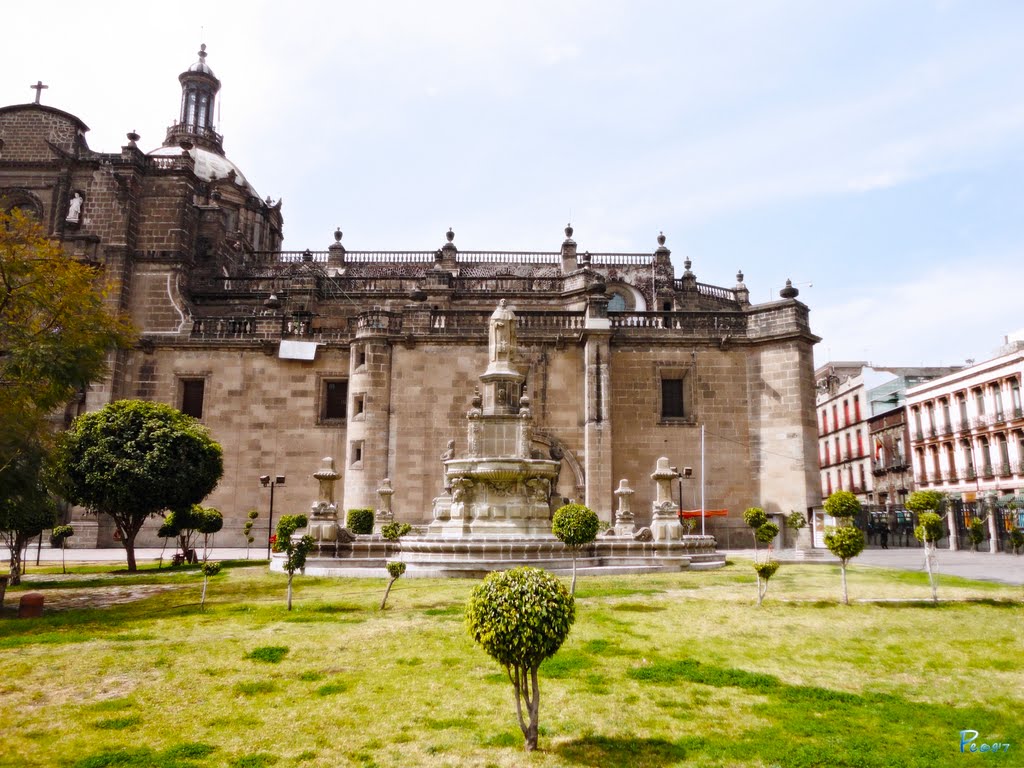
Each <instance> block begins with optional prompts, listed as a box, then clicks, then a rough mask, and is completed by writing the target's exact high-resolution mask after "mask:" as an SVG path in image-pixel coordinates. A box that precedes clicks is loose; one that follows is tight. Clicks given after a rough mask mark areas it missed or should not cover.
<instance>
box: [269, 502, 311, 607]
mask: <svg viewBox="0 0 1024 768" xmlns="http://www.w3.org/2000/svg"><path fill="white" fill-rule="evenodd" d="M308 524H309V518H307V517H306V516H305V515H282V517H281V519H280V520H278V521H277V539H276V540H275V541H274V551H275V552H282V553H284V556H285V560H284V570H285V571H286V572H287V574H288V610H289V611H290V610H291V609H292V579H293V578H294V577H295V572H296V571H298V570H301V569H302V568H304V567H305V565H306V556H307V555H308V554H309V553H310V551H312V549H313V547H314V546H315V545H316V542H315V541H314V540H313V537H312V536H310V535H309V534H306V535H305V536H303V537H301V538H300V539H299V540H298V541H292V534H293V533H295V532H296V531H297V530H299V529H300V528H305V527H306V526H307V525H308Z"/></svg>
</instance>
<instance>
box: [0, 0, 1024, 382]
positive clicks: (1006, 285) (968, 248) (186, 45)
mask: <svg viewBox="0 0 1024 768" xmlns="http://www.w3.org/2000/svg"><path fill="white" fill-rule="evenodd" d="M45 7H46V14H45V16H44V15H43V14H42V12H41V10H40V6H32V5H31V4H29V3H19V4H16V5H13V6H11V7H10V8H5V10H4V26H5V29H6V30H20V33H15V34H6V35H5V44H4V47H3V49H2V50H0V72H2V73H3V76H2V78H0V105H6V104H18V103H25V102H28V101H32V100H33V98H34V96H35V92H34V91H32V90H30V89H29V85H31V84H33V83H35V82H36V81H37V80H40V79H41V80H42V81H43V83H45V84H47V85H48V86H49V88H48V89H47V90H45V91H43V95H42V100H43V103H44V104H48V105H50V106H53V107H57V108H59V109H63V110H65V111H67V112H71V113H72V114H74V115H76V116H78V117H79V118H80V119H82V120H83V121H84V122H85V123H86V124H87V125H88V126H89V127H90V129H91V130H90V131H89V133H88V134H87V140H88V143H89V146H90V147H91V148H92V149H94V150H97V151H105V152H116V151H118V150H119V148H120V147H121V146H122V145H123V144H125V143H126V139H125V134H126V133H127V132H128V131H130V130H133V129H134V130H136V131H137V132H138V133H139V134H141V136H142V138H141V140H140V141H139V145H140V147H141V148H142V149H143V150H144V151H149V150H151V149H155V148H156V147H158V146H159V145H160V144H161V143H162V141H163V138H164V135H165V132H166V129H167V126H169V125H171V124H172V123H173V122H175V120H176V119H177V113H178V108H179V103H180V94H181V90H180V85H179V83H178V80H177V75H178V74H179V73H180V72H181V71H182V70H184V69H186V68H187V67H188V66H189V65H190V64H192V63H193V62H194V61H195V60H196V59H197V55H196V54H197V51H198V48H199V44H200V43H201V42H205V43H206V45H207V47H208V53H209V56H208V58H207V63H208V64H209V65H210V66H211V68H212V69H213V71H214V73H215V74H216V75H217V77H218V78H220V80H221V82H222V84H223V85H222V89H221V92H220V96H219V110H220V120H219V130H220V132H221V133H222V134H223V135H224V148H225V151H226V153H227V155H228V157H229V158H230V159H231V160H233V161H234V162H235V163H236V164H237V165H238V166H239V167H240V168H241V169H242V171H243V173H244V174H245V175H246V177H247V178H248V179H249V181H250V182H251V183H252V184H253V186H254V187H255V188H256V190H257V191H258V192H259V193H260V195H261V196H263V197H267V196H270V197H272V198H273V199H274V200H275V201H276V200H278V199H281V200H283V203H282V207H283V213H284V217H285V245H284V247H285V248H286V249H290V250H301V249H304V248H311V249H314V250H315V249H323V248H326V247H327V245H329V244H330V243H331V242H333V232H334V229H335V227H340V228H341V229H342V230H343V231H344V233H345V234H344V240H343V242H344V244H345V246H346V247H347V248H349V249H350V250H378V249H379V250H435V249H436V248H438V247H439V246H440V245H441V244H442V243H443V242H444V233H445V231H447V229H448V228H449V227H452V228H453V229H454V230H455V233H456V237H455V243H456V245H457V246H458V247H460V248H462V249H463V250H517V251H519V250H526V251H529V250H539V251H556V250H557V249H558V248H559V246H560V244H561V241H562V240H563V238H564V234H563V228H564V227H565V225H566V223H568V222H570V221H571V223H572V225H573V227H574V228H575V234H574V239H575V240H576V242H577V243H578V244H579V248H580V250H581V251H582V250H588V251H591V252H594V253H606V252H653V250H654V249H655V248H656V247H657V243H656V237H657V235H658V232H659V231H663V232H664V233H665V235H666V237H667V238H668V241H667V245H668V247H669V248H671V249H672V259H673V262H674V264H675V266H676V272H677V275H678V274H681V272H682V269H683V265H682V263H683V260H684V259H685V258H689V259H691V260H692V263H693V266H692V269H693V271H694V272H695V273H696V275H697V279H698V280H699V281H701V282H705V283H711V284H714V285H722V286H726V287H732V286H733V285H734V284H735V281H736V272H737V270H739V269H742V271H743V272H744V275H745V282H746V285H747V287H748V288H749V289H750V292H751V299H752V301H754V302H755V303H760V302H766V301H770V300H774V299H776V298H777V297H778V291H779V290H780V289H781V288H782V287H783V285H784V284H785V281H786V280H787V279H790V280H792V281H793V283H794V285H796V287H797V288H799V290H800V300H801V301H804V302H805V303H806V304H807V305H808V306H809V307H810V309H811V327H812V330H813V331H814V332H815V333H816V334H817V335H819V336H821V337H822V341H821V342H820V343H819V344H818V345H817V347H816V350H815V360H816V363H817V364H819V365H820V364H822V363H823V362H825V361H828V360H867V361H869V362H871V363H873V364H874V365H879V366H882V365H953V364H958V363H963V362H964V361H965V360H966V359H976V360H979V361H980V360H983V359H987V358H989V357H992V356H993V355H994V354H995V352H996V349H997V348H998V347H999V345H1000V344H1001V343H1002V341H1003V337H1004V336H1005V335H1006V334H1008V333H1010V332H1013V331H1016V330H1018V329H1021V328H1024V311H1022V302H1021V299H1020V296H1019V293H1018V291H1020V287H1021V286H1022V285H1024V185H1022V178H1024V48H1022V44H1021V41H1022V40H1024V3H1020V2H1018V1H1017V0H1007V1H1005V2H1000V1H999V0H965V1H964V2H957V1H956V0H931V1H928V0H901V2H898V3H894V2H891V0H881V1H879V2H875V1H873V0H861V1H859V2H852V1H844V0H835V2H820V0H809V1H806V2H805V1H801V0H760V1H757V2H755V1H753V0H744V1H742V2H741V1H739V0H715V1H714V2H710V1H709V0H704V1H702V2H689V1H685V0H677V1H676V2H670V1H669V0H665V1H664V2H643V1H642V0H640V1H638V0H623V1H622V2H619V1H617V0H588V1H586V2H583V1H580V2H576V1H573V0H564V1H563V0H546V2H533V1H532V0H516V1H515V2H511V1H509V2H504V1H502V0H493V1H491V2H479V0H476V1H473V2H454V1H447V0H431V2H429V3H428V2H420V1H411V2H384V1H382V2H374V3H368V2H365V1H364V2H358V3H357V2H348V1H347V0H332V1H331V2H319V1H318V2H304V1H303V0H292V2H289V3H281V2H262V1H261V0H249V1H248V2H244V3H242V2H229V1H228V0H220V1H219V2H216V3H204V4H192V5H191V6H190V5H188V4H186V5H179V6H175V7H173V8H171V7H169V6H166V7H165V6H153V8H154V9H156V8H158V7H159V9H160V10H154V11H152V12H147V6H146V5H145V4H141V5H140V4H139V3H122V2H106V1H104V0H93V1H92V2H90V3H81V2H75V3H71V2H66V1H65V0H57V1H51V2H49V3H47V4H46V6H45Z"/></svg>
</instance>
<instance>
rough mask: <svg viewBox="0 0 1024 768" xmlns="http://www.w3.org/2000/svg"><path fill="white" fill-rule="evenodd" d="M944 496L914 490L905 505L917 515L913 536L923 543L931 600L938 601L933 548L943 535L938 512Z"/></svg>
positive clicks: (932, 492) (937, 493)
mask: <svg viewBox="0 0 1024 768" xmlns="http://www.w3.org/2000/svg"><path fill="white" fill-rule="evenodd" d="M945 499H946V497H945V495H943V494H942V493H941V492H940V491H914V492H913V493H912V494H910V496H908V497H907V501H906V503H905V506H906V508H907V509H909V510H910V511H911V512H914V513H915V514H916V515H917V526H915V528H914V538H915V539H917V540H918V541H920V542H921V543H922V544H923V545H924V567H925V570H926V571H928V584H929V585H930V586H931V588H932V602H936V603H937V602H938V601H939V589H938V572H937V571H936V569H935V549H936V546H935V545H936V544H937V543H938V541H939V539H941V538H942V537H943V535H945V529H944V528H943V526H942V517H941V516H940V515H939V514H938V512H939V509H940V508H941V507H942V504H943V502H944V501H945Z"/></svg>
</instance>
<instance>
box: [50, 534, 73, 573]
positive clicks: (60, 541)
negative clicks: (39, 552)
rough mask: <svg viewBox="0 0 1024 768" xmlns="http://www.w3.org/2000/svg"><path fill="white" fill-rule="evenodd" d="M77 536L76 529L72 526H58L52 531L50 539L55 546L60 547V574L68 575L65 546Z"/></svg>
mask: <svg viewBox="0 0 1024 768" xmlns="http://www.w3.org/2000/svg"><path fill="white" fill-rule="evenodd" d="M74 535H75V529H74V528H72V527H71V526H70V525H58V526H55V527H54V529H53V530H52V531H50V538H51V539H52V540H53V543H54V544H55V545H59V546H60V572H61V573H67V572H68V569H67V564H66V563H65V561H64V546H65V544H66V543H67V540H68V539H70V538H71V537H72V536H74Z"/></svg>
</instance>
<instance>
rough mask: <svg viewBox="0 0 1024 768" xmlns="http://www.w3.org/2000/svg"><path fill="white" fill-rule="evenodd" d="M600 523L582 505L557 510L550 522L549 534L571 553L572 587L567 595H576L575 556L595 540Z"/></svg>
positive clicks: (594, 514)
mask: <svg viewBox="0 0 1024 768" xmlns="http://www.w3.org/2000/svg"><path fill="white" fill-rule="evenodd" d="M600 526H601V521H600V519H599V518H598V517H597V513H596V512H594V510H592V509H591V508H590V507H586V506H584V505H582V504H566V505H564V506H561V507H559V508H558V510H557V511H556V512H555V516H554V518H553V519H552V520H551V532H552V533H553V534H555V536H556V537H558V540H559V541H561V542H562V543H563V544H565V546H567V547H568V548H569V551H570V552H572V586H571V587H570V588H569V594H570V595H573V596H575V595H576V554H577V553H578V552H579V551H580V550H581V549H582V548H583V547H585V546H586V545H587V544H591V543H593V541H594V539H595V538H597V531H598V529H599V528H600Z"/></svg>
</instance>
